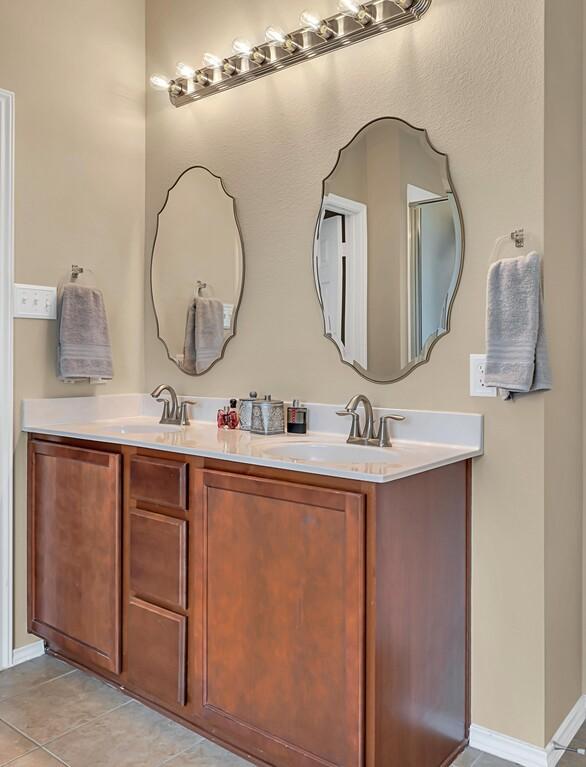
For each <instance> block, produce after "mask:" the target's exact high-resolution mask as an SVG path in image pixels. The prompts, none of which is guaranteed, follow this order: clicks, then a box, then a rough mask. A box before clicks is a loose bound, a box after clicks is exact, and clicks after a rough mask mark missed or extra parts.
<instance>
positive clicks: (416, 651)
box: [25, 398, 481, 767]
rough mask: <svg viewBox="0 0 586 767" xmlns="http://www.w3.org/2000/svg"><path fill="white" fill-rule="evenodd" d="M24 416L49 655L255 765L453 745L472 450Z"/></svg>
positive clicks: (306, 765) (463, 730) (33, 546)
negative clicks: (288, 448)
mask: <svg viewBox="0 0 586 767" xmlns="http://www.w3.org/2000/svg"><path fill="white" fill-rule="evenodd" d="M106 399H107V398H106ZM464 418H466V416H464ZM471 418H476V417H475V416H471ZM26 420H27V419H26V417H25V422H26ZM28 421H29V423H28V425H27V426H26V428H27V430H28V431H29V432H30V434H29V629H30V631H31V632H32V633H34V634H36V635H37V636H39V637H42V638H43V639H45V640H46V642H47V646H48V649H49V651H50V652H52V653H54V654H55V655H58V656H61V657H63V658H66V659H67V660H69V661H71V662H73V663H75V664H78V665H79V666H81V667H83V668H84V669H88V670H90V671H92V672H94V673H95V674H97V675H99V676H101V677H102V678H104V679H106V680H107V681H109V682H111V683H112V684H114V685H117V686H119V687H121V688H123V689H124V690H126V691H127V692H128V693H130V694H131V695H133V696H135V697H137V698H139V699H140V700H142V701H144V702H145V703H146V704H147V705H150V706H153V707H154V708H156V709H158V710H160V711H163V712H164V713H166V714H168V715H170V716H172V717H174V718H176V719H177V720H179V721H181V722H183V723H185V724H187V725H188V726H191V727H193V728H195V729H196V730H198V731H199V732H202V733H203V734H205V735H206V736H207V737H209V738H211V739H213V740H217V741H218V742H219V743H221V744H223V745H225V746H226V747H228V748H230V749H231V750H233V751H235V752H237V753H239V754H241V755H242V756H244V757H246V758H248V759H251V760H253V761H255V762H257V763H259V764H268V765H274V766H275V767H317V766H318V765H319V766H320V767H326V766H330V765H331V766H335V767H361V766H362V765H364V766H365V767H388V765H394V764H396V765H399V764H401V765H406V766H407V767H409V766H415V765H418V767H419V766H420V767H440V765H443V764H447V763H448V762H449V761H450V760H452V759H453V758H454V756H455V755H456V754H457V753H458V752H459V751H460V750H461V749H462V748H463V747H464V745H465V744H466V742H467V737H468V727H469V621H470V615H469V598H470V548H469V547H470V475H471V460H470V459H471V458H472V457H473V456H475V455H479V454H480V452H481V447H480V446H478V447H476V448H473V447H471V446H463V445H460V446H455V445H443V446H442V445H436V446H433V445H430V444H428V443H426V444H424V443H421V445H420V446H419V447H418V446H417V443H408V442H405V443H402V442H401V443H399V442H397V444H396V447H395V448H394V449H393V450H391V451H390V452H389V466H387V468H386V469H384V470H383V468H382V467H381V466H378V467H377V466H375V465H373V466H372V467H370V468H369V467H368V466H362V465H359V464H356V463H354V464H353V465H349V466H345V467H340V466H338V468H337V469H335V468H333V467H332V466H329V467H328V466H327V465H324V466H321V465H319V464H318V463H316V462H315V461H313V462H312V463H311V465H307V466H306V465H304V464H303V463H297V464H295V465H294V464H292V463H286V462H285V461H284V460H277V459H275V458H274V457H273V458H271V457H267V456H270V455H271V452H270V451H271V450H273V453H274V445H275V442H274V440H273V441H271V438H263V437H260V438H255V437H252V436H251V435H248V434H244V433H241V432H237V433H232V434H230V435H227V436H226V435H222V433H218V432H217V430H216V429H215V428H214V427H213V425H211V424H208V423H206V424H203V423H196V424H195V425H194V426H192V427H190V428H188V429H183V430H179V431H176V432H173V431H170V432H168V433H165V432H161V433H157V431H156V428H157V427H156V420H155V419H153V418H146V417H142V418H137V417H136V416H135V417H134V418H133V419H131V421H132V422H133V423H134V428H132V429H131V428H130V427H128V426H126V427H124V426H122V427H120V426H119V425H117V424H118V421H116V419H113V420H110V421H95V422H90V419H89V418H88V422H87V423H84V424H80V423H79V422H78V423H77V424H75V425H67V426H64V425H59V424H50V425H42V424H41V423H40V421H39V420H38V419H37V422H36V423H35V421H34V418H32V419H31V418H30V417H29V419H28ZM147 422H148V423H147ZM126 423H129V421H128V419H126ZM479 423H481V419H480V421H479ZM147 427H148V428H147ZM404 428H407V427H404ZM141 429H143V432H142V433H141ZM480 429H481V426H480ZM311 439H312V440H313V443H316V440H317V437H316V435H315V434H314V435H312V437H311ZM332 440H333V441H334V442H335V444H336V445H337V446H338V449H339V448H341V447H342V446H343V445H344V441H343V438H342V437H341V435H340V436H337V437H331V436H330V442H332ZM295 442H296V443H297V442H301V443H302V442H303V440H301V441H299V440H295ZM281 443H283V444H284V445H287V444H291V442H289V443H287V441H286V439H285V438H284V437H283V438H281ZM308 444H309V443H308ZM426 450H427V454H426V452H425V451H426ZM442 450H443V452H442ZM430 451H431V452H430ZM434 451H435V452H434ZM432 453H433V457H431V458H430V456H431V455H432ZM403 455H407V456H409V455H410V456H411V458H409V459H403V458H401V456H403ZM419 455H427V459H424V460H423V463H421V464H420V465H418V464H417V460H419V459H418V458H417V456H419ZM263 456H264V457H263ZM397 456H398V457H397ZM440 456H443V457H440ZM409 460H410V461H411V464H410V468H409V469H406V468H405V466H406V465H407V463H408V462H409ZM426 460H427V463H426V462H425V461H426ZM402 461H403V463H401V462H402ZM393 466H394V472H395V475H396V476H397V478H396V479H391V480H388V476H389V475H388V472H391V474H392V472H393V468H392V467H393ZM282 467H286V468H282ZM389 467H390V468H389ZM369 472H371V473H369ZM385 472H386V473H385ZM353 477H356V478H353Z"/></svg>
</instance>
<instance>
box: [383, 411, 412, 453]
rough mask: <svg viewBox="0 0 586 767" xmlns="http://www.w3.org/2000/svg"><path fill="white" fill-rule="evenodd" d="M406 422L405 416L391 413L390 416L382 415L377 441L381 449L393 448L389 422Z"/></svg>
mask: <svg viewBox="0 0 586 767" xmlns="http://www.w3.org/2000/svg"><path fill="white" fill-rule="evenodd" d="M404 420H405V416H404V415H396V414H395V413H391V414H390V415H381V417H380V421H379V429H378V437H377V440H376V441H377V443H378V446H379V447H393V442H392V440H391V435H390V432H389V427H388V423H389V421H404Z"/></svg>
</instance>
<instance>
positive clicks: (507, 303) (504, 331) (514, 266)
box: [485, 252, 551, 399]
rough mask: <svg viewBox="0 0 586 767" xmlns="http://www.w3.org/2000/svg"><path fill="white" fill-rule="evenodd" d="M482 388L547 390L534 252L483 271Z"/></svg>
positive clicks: (540, 292)
mask: <svg viewBox="0 0 586 767" xmlns="http://www.w3.org/2000/svg"><path fill="white" fill-rule="evenodd" d="M486 345H487V349H486V372H485V383H486V385H487V386H496V387H497V388H499V389H501V390H502V394H503V397H504V399H510V398H512V397H513V395H514V394H521V393H527V392H531V391H538V390H549V389H551V370H550V365H549V356H548V352H547V342H546V337H545V326H544V318H543V290H542V284H541V257H540V256H539V255H538V254H537V253H535V252H532V253H529V254H528V255H527V256H519V257H517V258H509V259H503V260H501V261H497V262H496V263H495V264H493V265H492V266H491V268H490V271H489V273H488V289H487V320H486Z"/></svg>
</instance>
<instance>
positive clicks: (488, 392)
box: [470, 354, 497, 397]
mask: <svg viewBox="0 0 586 767" xmlns="http://www.w3.org/2000/svg"><path fill="white" fill-rule="evenodd" d="M485 370H486V354H471V355H470V396H471V397H496V396H497V390H496V389H495V388H494V386H486V385H485V383H484V373H485Z"/></svg>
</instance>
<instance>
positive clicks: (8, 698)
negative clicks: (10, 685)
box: [0, 661, 77, 703]
mask: <svg viewBox="0 0 586 767" xmlns="http://www.w3.org/2000/svg"><path fill="white" fill-rule="evenodd" d="M28 662H29V663H30V662H31V661H28ZM6 670H7V671H9V670H10V669H6ZM76 671H77V669H75V668H72V669H71V670H70V671H65V673H63V674H59V676H54V677H53V678H52V679H45V681H44V682H39V683H38V684H33V685H32V686H31V687H27V689H26V690H21V691H20V692H15V693H14V694H12V695H6V696H5V697H0V703H3V702H4V701H5V700H12V698H18V697H19V696H20V695H26V694H27V693H29V692H33V691H34V690H38V689H39V688H40V687H44V686H45V685H47V684H51V682H56V681H57V679H63V677H66V676H69V675H70V674H73V673H75V672H76Z"/></svg>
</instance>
